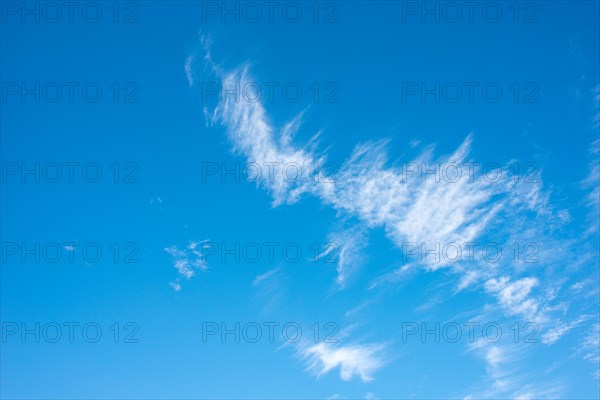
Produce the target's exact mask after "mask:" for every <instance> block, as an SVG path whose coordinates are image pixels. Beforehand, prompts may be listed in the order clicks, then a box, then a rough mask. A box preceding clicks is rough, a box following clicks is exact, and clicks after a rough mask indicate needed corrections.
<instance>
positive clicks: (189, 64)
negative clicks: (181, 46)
mask: <svg viewBox="0 0 600 400" xmlns="http://www.w3.org/2000/svg"><path fill="white" fill-rule="evenodd" d="M193 63H194V56H191V55H190V56H187V57H186V58H185V64H184V65H183V69H184V71H185V77H186V78H187V81H188V85H189V86H190V87H192V86H194V83H195V78H194V68H193Z"/></svg>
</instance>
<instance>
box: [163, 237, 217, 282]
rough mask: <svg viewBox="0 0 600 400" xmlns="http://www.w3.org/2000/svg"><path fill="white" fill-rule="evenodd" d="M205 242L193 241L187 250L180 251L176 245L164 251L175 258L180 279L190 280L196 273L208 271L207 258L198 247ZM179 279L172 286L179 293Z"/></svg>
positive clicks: (174, 261)
mask: <svg viewBox="0 0 600 400" xmlns="http://www.w3.org/2000/svg"><path fill="white" fill-rule="evenodd" d="M204 242H206V241H202V242H194V241H192V242H190V243H189V245H188V246H187V247H186V248H185V249H180V248H179V247H177V246H175V245H173V246H169V247H165V249H164V250H165V251H166V252H167V253H168V254H170V255H171V257H172V258H173V266H174V267H175V269H176V270H177V273H178V274H179V278H185V279H186V280H189V279H191V278H192V277H193V276H194V275H196V272H198V271H207V270H208V265H207V264H206V258H205V257H204V256H203V254H202V253H201V252H200V251H199V250H197V246H198V245H200V244H203V243H204ZM179 278H177V280H175V281H174V282H171V284H170V285H171V287H173V289H174V290H175V291H179V290H180V289H181V284H180V283H179Z"/></svg>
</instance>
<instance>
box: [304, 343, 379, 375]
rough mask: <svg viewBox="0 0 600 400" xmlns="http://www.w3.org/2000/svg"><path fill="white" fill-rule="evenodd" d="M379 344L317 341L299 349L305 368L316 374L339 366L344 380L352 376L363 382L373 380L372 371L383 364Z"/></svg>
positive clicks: (324, 372) (323, 373)
mask: <svg viewBox="0 0 600 400" xmlns="http://www.w3.org/2000/svg"><path fill="white" fill-rule="evenodd" d="M382 350H383V346H382V345H379V344H371V345H358V344H352V345H347V346H336V345H333V344H329V343H317V344H314V345H312V346H309V347H305V348H303V349H302V350H301V357H302V358H303V359H304V360H305V361H306V362H307V363H308V366H307V370H308V371H310V372H311V373H313V374H314V375H316V376H321V375H325V374H327V373H328V372H330V371H331V370H332V369H334V368H337V367H339V368H340V377H341V378H342V380H344V381H349V380H351V379H352V378H353V377H354V376H356V377H358V378H360V379H361V380H362V381H364V382H368V381H371V380H373V373H374V372H375V371H377V370H378V369H379V368H381V367H382V366H383V364H384V362H383V359H382V356H381V352H382Z"/></svg>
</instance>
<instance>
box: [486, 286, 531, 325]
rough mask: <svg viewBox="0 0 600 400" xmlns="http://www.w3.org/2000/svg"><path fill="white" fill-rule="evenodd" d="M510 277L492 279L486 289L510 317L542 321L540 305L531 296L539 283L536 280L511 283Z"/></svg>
mask: <svg viewBox="0 0 600 400" xmlns="http://www.w3.org/2000/svg"><path fill="white" fill-rule="evenodd" d="M509 281H510V278H509V277H508V276H503V277H501V278H499V279H490V280H488V281H486V282H485V289H486V290H487V291H488V292H490V293H492V294H494V295H495V296H496V297H497V298H498V302H499V304H500V306H502V307H503V309H504V310H505V311H506V312H507V313H508V314H509V315H519V316H522V317H524V318H525V319H526V320H528V321H529V322H536V321H540V315H538V309H539V303H538V301H536V300H535V299H533V298H531V297H530V296H529V295H530V293H531V290H532V289H533V288H534V287H536V286H537V285H538V284H539V282H538V280H537V279H536V278H531V277H529V278H522V279H519V280H517V281H514V282H509Z"/></svg>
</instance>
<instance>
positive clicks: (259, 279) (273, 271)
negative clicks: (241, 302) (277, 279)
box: [252, 268, 279, 286]
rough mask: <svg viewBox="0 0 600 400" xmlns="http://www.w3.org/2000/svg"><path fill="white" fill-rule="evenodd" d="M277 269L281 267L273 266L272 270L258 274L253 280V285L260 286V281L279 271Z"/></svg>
mask: <svg viewBox="0 0 600 400" xmlns="http://www.w3.org/2000/svg"><path fill="white" fill-rule="evenodd" d="M277 271H279V268H273V269H271V270H268V271H267V272H265V273H264V274H260V275H257V276H256V278H254V280H253V281H252V286H258V285H259V284H260V283H262V282H263V281H265V280H267V279H269V278H270V277H271V276H273V275H274V274H275V273H277Z"/></svg>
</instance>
